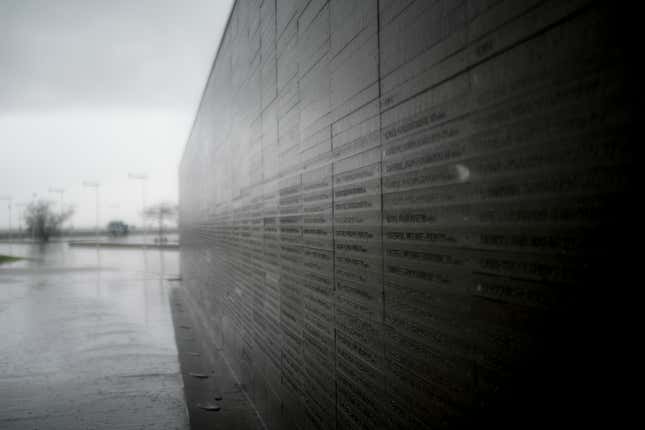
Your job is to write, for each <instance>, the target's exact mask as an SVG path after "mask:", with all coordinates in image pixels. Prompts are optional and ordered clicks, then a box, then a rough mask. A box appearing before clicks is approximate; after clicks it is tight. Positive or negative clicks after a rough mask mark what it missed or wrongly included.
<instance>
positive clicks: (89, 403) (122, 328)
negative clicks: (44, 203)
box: [0, 243, 188, 430]
mask: <svg viewBox="0 0 645 430" xmlns="http://www.w3.org/2000/svg"><path fill="white" fill-rule="evenodd" d="M0 254H10V255H17V256H23V257H27V258H29V260H23V261H20V262H16V263H11V264H3V265H1V266H0V429H69V430H74V429H148V428H149V429H187V428H188V417H187V415H186V407H185V403H184V394H183V391H182V379H181V375H180V373H179V364H178V361H177V349H176V345H175V338H174V331H173V324H172V319H171V315H170V307H169V303H168V297H169V288H170V284H169V283H167V282H166V281H165V279H166V278H173V277H176V276H177V274H178V271H179V268H178V257H179V253H178V252H177V251H168V250H165V251H160V250H147V251H143V250H129V249H126V250H121V249H108V250H105V249H101V250H96V249H92V248H69V247H68V246H67V245H66V244H64V243H51V244H48V245H46V246H40V245H30V244H15V243H14V244H7V243H0Z"/></svg>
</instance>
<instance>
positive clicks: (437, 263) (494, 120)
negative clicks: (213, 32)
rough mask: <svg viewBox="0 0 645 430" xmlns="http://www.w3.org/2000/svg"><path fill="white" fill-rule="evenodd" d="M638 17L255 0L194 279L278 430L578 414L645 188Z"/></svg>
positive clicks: (197, 210) (243, 379)
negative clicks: (595, 332)
mask: <svg viewBox="0 0 645 430" xmlns="http://www.w3.org/2000/svg"><path fill="white" fill-rule="evenodd" d="M615 19H616V15H615V14H610V13H609V11H608V9H607V8H605V7H603V6H601V5H599V4H597V3H594V2H588V1H568V2H562V1H538V0H531V1H513V0H496V1H481V0H434V1H425V0H416V1H415V0H405V1H384V0H381V1H376V0H370V1H340V0H331V1H324V0H309V1H305V0H277V1H275V0H263V1H250V0H249V1H237V2H236V4H235V6H234V8H233V10H232V12H231V18H230V20H229V24H228V27H227V30H226V32H225V34H224V36H223V39H222V42H221V45H220V48H219V51H218V54H217V57H216V60H215V63H214V66H213V70H212V73H211V75H210V77H209V81H208V84H207V85H206V88H205V90H204V94H203V98H202V102H201V105H200V109H199V111H198V113H197V116H196V119H195V123H194V126H193V129H192V132H191V136H190V139H189V142H188V144H187V146H186V149H185V153H184V156H183V159H182V163H181V167H180V227H181V242H182V272H183V273H182V275H183V279H184V286H185V288H187V290H188V291H189V292H190V295H191V297H192V298H193V300H194V304H195V309H194V311H195V312H196V313H197V314H199V316H200V318H201V320H202V321H203V323H204V324H205V325H206V326H207V327H208V329H209V330H210V332H211V333H212V339H213V345H214V347H216V348H220V349H221V350H222V351H223V354H224V355H225V357H226V358H227V360H228V362H229V363H230V365H231V368H232V369H233V371H234V373H235V374H236V377H237V378H238V379H239V381H240V383H241V385H242V387H243V388H244V389H245V390H246V391H247V393H248V394H249V397H250V398H251V400H252V401H253V402H254V403H255V404H256V407H257V408H258V411H259V413H260V416H261V417H262V418H263V419H264V421H265V423H266V424H267V426H268V427H269V428H294V429H309V428H311V429H333V428H338V429H350V428H365V429H376V428H379V429H380V428H415V429H416V428H438V427H441V428H443V427H459V426H462V425H465V424H473V423H474V422H485V421H486V420H491V422H496V423H497V424H498V425H499V426H502V427H503V426H504V425H505V423H506V424H508V425H509V426H512V424H514V423H516V421H513V419H514V418H512V417H523V416H526V415H525V414H529V413H530V414H536V413H537V412H536V411H537V410H538V409H539V402H540V401H543V399H544V398H545V396H547V397H548V398H549V399H550V402H551V406H552V408H551V409H552V412H550V413H546V414H542V415H540V416H541V418H539V419H537V421H536V422H540V419H542V420H544V422H548V419H549V418H547V417H550V416H552V415H553V414H556V411H560V412H561V411H562V410H567V411H568V412H571V411H573V410H575V409H574V408H573V407H571V409H568V408H569V407H570V406H571V405H569V406H563V405H564V404H565V397H566V396H565V394H561V393H565V392H568V393H575V394H574V397H576V398H579V399H582V398H584V395H583V392H584V391H585V389H583V388H582V387H583V385H581V384H580V383H581V380H582V377H581V376H580V375H581V374H583V373H584V371H583V370H582V369H583V367H584V366H583V365H581V364H580V363H582V362H583V361H584V357H585V355H584V354H586V353H587V352H588V351H587V350H585V349H584V348H583V347H585V346H588V345H587V344H586V343H585V340H586V339H587V338H586V335H584V334H582V333H583V332H584V330H583V331H580V330H579V327H585V326H587V325H588V324H591V323H592V319H589V314H588V311H589V309H591V308H592V307H593V306H592V304H591V303H592V299H591V296H594V295H596V293H595V291H597V289H598V290H602V289H603V288H605V284H603V283H604V282H606V281H608V280H610V279H612V275H611V274H610V273H611V272H612V271H613V270H614V268H615V267H617V265H618V261H619V260H620V257H619V256H618V253H616V252H614V250H615V249H617V245H619V243H620V240H621V239H620V237H623V236H620V234H616V232H617V231H618V232H621V234H623V233H624V231H625V230H624V229H626V227H624V226H621V223H620V222H619V219H620V216H621V215H620V214H621V210H622V209H621V208H624V207H625V204H624V201H625V196H626V195H627V189H628V186H629V184H630V177H629V175H630V174H631V172H632V171H633V170H632V167H631V164H632V163H633V158H632V157H630V156H629V154H630V148H628V144H629V139H628V130H629V129H630V127H631V125H632V124H633V116H632V112H631V110H630V109H629V103H628V97H627V94H628V93H629V84H628V81H627V79H626V76H627V75H628V74H629V73H628V70H627V65H626V64H627V61H626V57H627V55H628V52H629V51H628V50H627V49H626V48H625V47H623V46H622V45H620V42H622V40H623V39H621V38H620V37H618V36H615V23H616V22H615V21H614V20H615ZM571 333H577V335H575V336H573V337H571V336H570V335H571ZM572 339H573V341H572ZM572 363H577V364H578V367H576V366H573V367H572ZM572 369H575V370H572ZM576 375H577V376H576ZM556 386H561V387H562V386H564V387H566V388H565V389H564V391H561V390H558V389H557V388H555V387H556ZM567 399H569V400H570V397H567ZM580 402H581V403H583V401H582V400H580ZM571 413H572V414H573V412H571ZM523 414H524V415H523ZM500 417H502V418H503V419H502V418H500Z"/></svg>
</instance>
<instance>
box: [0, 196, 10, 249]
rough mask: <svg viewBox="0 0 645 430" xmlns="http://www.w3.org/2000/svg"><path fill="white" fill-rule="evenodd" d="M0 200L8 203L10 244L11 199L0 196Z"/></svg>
mask: <svg viewBox="0 0 645 430" xmlns="http://www.w3.org/2000/svg"><path fill="white" fill-rule="evenodd" d="M0 200H4V201H8V202H9V242H11V201H12V198H11V197H10V196H0Z"/></svg>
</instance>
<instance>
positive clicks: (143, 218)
mask: <svg viewBox="0 0 645 430" xmlns="http://www.w3.org/2000/svg"><path fill="white" fill-rule="evenodd" d="M128 178H130V179H135V180H138V181H141V232H142V233H143V249H145V248H146V227H145V224H146V216H145V214H144V211H145V208H146V181H147V180H148V175H146V174H145V173H142V174H140V175H135V174H133V173H128Z"/></svg>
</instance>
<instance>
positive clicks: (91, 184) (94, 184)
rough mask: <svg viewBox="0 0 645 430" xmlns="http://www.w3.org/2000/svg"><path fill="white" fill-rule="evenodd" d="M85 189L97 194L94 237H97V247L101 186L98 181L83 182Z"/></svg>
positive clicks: (97, 242)
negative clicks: (91, 189)
mask: <svg viewBox="0 0 645 430" xmlns="http://www.w3.org/2000/svg"><path fill="white" fill-rule="evenodd" d="M83 186H84V187H90V188H94V192H95V194H96V225H95V226H94V236H96V247H97V248H98V246H99V187H100V186H101V184H99V183H98V182H96V181H83Z"/></svg>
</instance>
